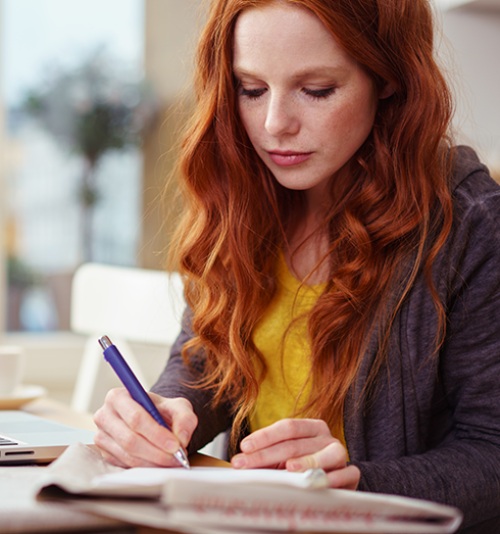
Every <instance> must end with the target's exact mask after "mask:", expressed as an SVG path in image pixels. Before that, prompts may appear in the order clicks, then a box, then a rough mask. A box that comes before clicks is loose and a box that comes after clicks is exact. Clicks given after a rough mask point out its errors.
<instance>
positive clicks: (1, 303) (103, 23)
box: [0, 0, 500, 400]
mask: <svg viewBox="0 0 500 534" xmlns="http://www.w3.org/2000/svg"><path fill="white" fill-rule="evenodd" d="M435 2H436V6H435V7H436V11H437V13H438V19H439V22H440V28H441V30H440V32H439V34H438V35H437V41H438V43H439V50H440V56H441V60H442V63H443V66H444V68H445V70H446V71H447V72H448V74H449V76H450V78H451V79H452V80H453V87H454V91H455V94H456V97H457V102H458V107H457V116H456V120H455V128H456V132H457V139H458V140H459V141H460V142H464V143H467V144H470V145H472V146H473V147H475V148H476V149H477V151H478V152H479V154H480V156H481V158H482V159H483V161H484V162H486V163H487V164H488V165H489V166H490V168H491V170H492V172H493V173H494V175H495V176H497V177H498V176H499V172H500V97H499V96H498V95H499V94H500V90H499V87H500V59H499V54H498V51H499V50H500V0H473V1H465V0H462V1H459V0H458V1H457V0H455V1H454V0H442V1H438V0H435ZM202 4H203V2H202V0H0V151H1V159H0V236H1V238H2V247H1V248H0V331H1V332H2V337H3V340H2V343H4V344H7V343H8V344H19V345H22V346H23V347H25V348H26V353H27V357H28V366H27V374H26V378H25V382H27V383H35V384H42V385H44V386H45V387H47V388H48V389H49V391H50V394H51V395H52V396H54V397H56V398H60V399H62V400H68V399H69V398H70V395H71V391H72V387H73V384H74V380H75V376H76V373H77V369H78V365H79V361H80V358H81V353H82V350H83V344H84V339H83V338H82V337H81V336H78V335H76V334H73V333H71V332H70V325H69V309H70V299H71V281H72V277H73V274H74V272H75V269H76V268H77V267H78V266H79V265H81V264H82V263H83V262H88V261H93V262H100V263H107V264H112V265H121V266H130V267H141V268H148V269H163V268H164V260H165V255H164V252H165V250H166V249H167V248H168V241H169V235H170V232H171V231H172V224H171V220H172V217H173V215H174V214H175V213H176V209H177V207H176V202H175V198H174V193H175V181H168V177H169V175H170V173H171V171H172V168H173V162H174V161H175V155H176V144H177V142H178V137H177V136H176V132H177V131H178V129H179V126H181V125H182V124H183V122H184V118H185V113H187V112H188V111H189V97H190V89H189V79H190V67H191V64H192V57H193V49H194V43H195V40H196V34H197V31H198V30H199V28H200V27H201V25H202V22H203V18H204V10H203V5H202ZM181 101H183V102H184V105H183V106H180V105H179V104H180V102H181ZM167 181H168V183H167ZM139 350H140V347H139ZM165 359H166V354H165V351H159V352H158V356H157V358H156V360H155V361H154V362H153V364H152V365H151V366H150V372H151V373H152V375H156V374H157V373H158V372H159V370H160V369H161V368H162V366H163V364H164V362H165Z"/></svg>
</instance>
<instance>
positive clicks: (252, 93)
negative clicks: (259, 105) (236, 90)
mask: <svg viewBox="0 0 500 534" xmlns="http://www.w3.org/2000/svg"><path fill="white" fill-rule="evenodd" d="M264 92H265V89H245V88H244V87H241V86H240V96H246V97H247V98H250V100H256V99H257V98H259V96H262V95H263V94H264Z"/></svg>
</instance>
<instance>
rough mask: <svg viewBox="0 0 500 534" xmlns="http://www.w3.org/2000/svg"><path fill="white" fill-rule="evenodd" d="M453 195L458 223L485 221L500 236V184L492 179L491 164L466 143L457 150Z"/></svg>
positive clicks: (453, 174) (455, 152)
mask: <svg viewBox="0 0 500 534" xmlns="http://www.w3.org/2000/svg"><path fill="white" fill-rule="evenodd" d="M452 169H453V170H452V195H453V203H454V208H455V218H456V220H457V219H458V222H462V223H463V222H464V221H466V220H469V221H470V222H472V221H475V222H476V223H477V222H479V221H483V223H485V224H487V225H492V226H493V227H495V230H497V231H498V232H499V235H500V185H499V184H498V183H497V182H495V180H493V178H492V177H491V175H490V172H489V170H488V167H486V165H484V164H483V163H481V161H480V160H479V158H478V156H477V154H476V152H475V151H474V150H473V149H472V148H470V147H467V146H458V147H456V148H455V149H454V154H453V167H452Z"/></svg>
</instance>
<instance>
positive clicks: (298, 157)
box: [268, 150, 312, 167]
mask: <svg viewBox="0 0 500 534" xmlns="http://www.w3.org/2000/svg"><path fill="white" fill-rule="evenodd" d="M268 154H269V157H270V158H271V159H272V160H273V162H274V163H276V165H280V166H282V167H289V166H291V165H298V164H299V163H303V162H304V161H306V160H308V159H309V158H310V157H311V155H312V152H292V151H288V150H287V151H283V152H279V151H273V152H268Z"/></svg>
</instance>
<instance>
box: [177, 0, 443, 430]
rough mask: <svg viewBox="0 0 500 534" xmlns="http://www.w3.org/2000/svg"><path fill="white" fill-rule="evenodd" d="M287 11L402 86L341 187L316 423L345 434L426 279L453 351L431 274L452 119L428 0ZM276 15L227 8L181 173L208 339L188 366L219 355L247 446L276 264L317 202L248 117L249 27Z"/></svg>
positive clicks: (185, 266)
mask: <svg viewBox="0 0 500 534" xmlns="http://www.w3.org/2000/svg"><path fill="white" fill-rule="evenodd" d="M280 1H283V0H280ZM286 1H288V2H290V3H292V4H296V5H299V6H303V7H304V8H307V9H310V10H312V11H313V12H314V13H315V14H316V15H317V16H318V17H319V18H320V19H321V21H322V22H323V23H324V24H325V26H326V28H327V29H328V30H329V31H330V32H331V34H332V35H333V36H334V37H335V39H336V40H337V41H338V42H339V43H340V44H341V45H342V46H343V47H344V49H345V50H346V51H347V52H348V53H349V54H350V55H351V56H352V57H353V58H354V59H356V60H357V61H358V62H359V64H360V65H361V66H363V67H364V68H365V69H366V71H367V72H368V74H369V75H370V76H371V77H372V78H373V80H374V81H375V83H376V85H377V87H378V88H379V89H380V90H381V89H382V88H383V87H385V86H386V84H387V83H389V84H390V85H391V86H392V88H393V89H394V94H393V95H392V96H391V97H390V98H387V99H384V100H381V101H380V103H379V108H378V111H377V115H376V118H375V124H374V127H373V131H372V133H371V134H370V136H369V137H368V139H367V140H366V142H365V143H364V144H363V145H362V146H361V148H360V149H359V150H358V152H357V154H356V155H355V156H354V157H353V159H352V161H351V162H350V163H349V165H348V167H349V168H348V169H347V168H346V169H343V170H341V171H340V172H339V175H338V176H337V177H336V179H335V180H332V195H331V198H332V201H331V208H330V210H329V212H328V214H327V217H326V218H325V220H324V225H323V228H327V229H328V232H329V236H330V244H331V246H330V251H329V255H328V260H329V264H330V265H331V276H330V280H329V284H328V287H327V289H326V291H325V292H324V294H323V295H322V296H321V297H320V298H319V300H318V302H317V303H316V305H315V306H314V308H313V310H312V311H311V313H310V316H309V323H308V324H309V334H310V339H311V349H312V350H311V375H312V380H313V384H314V387H313V388H312V393H311V397H310V399H309V402H308V403H307V406H306V408H305V414H307V415H308V416H312V417H316V418H321V419H324V420H325V421H327V422H328V423H329V424H330V426H331V427H333V426H335V424H336V423H338V421H339V420H341V418H342V416H343V408H344V402H345V399H346V396H347V393H348V390H349V388H350V387H351V386H352V385H353V383H354V381H355V379H356V376H357V372H358V369H359V366H360V363H361V361H362V358H363V354H364V351H365V343H366V342H367V340H368V339H369V337H370V334H371V333H373V332H374V331H375V329H376V330H377V331H378V335H379V338H380V344H381V350H379V351H378V356H377V358H376V360H375V363H374V365H373V367H372V370H371V373H370V376H369V380H368V386H370V385H373V382H374V380H375V378H376V376H377V373H378V372H379V370H380V368H381V366H382V365H383V363H384V358H385V355H386V350H387V346H388V343H389V334H390V329H391V323H392V321H393V319H394V317H395V315H396V314H397V312H398V310H399V309H400V307H401V305H402V302H403V301H404V298H405V296H406V294H407V293H408V291H409V290H410V288H411V286H412V283H413V282H414V280H415V277H416V276H417V272H418V271H419V270H421V269H423V270H424V272H425V274H426V277H427V281H428V286H429V289H430V292H431V295H432V297H433V300H434V302H435V306H436V309H437V312H438V316H439V318H440V327H441V328H440V336H439V339H437V340H436V350H437V349H438V347H439V343H440V342H441V340H442V338H443V335H444V328H445V320H444V308H443V305H442V304H441V303H440V301H439V298H438V295H437V293H436V290H435V287H434V284H433V282H432V265H433V262H434V259H435V258H436V256H437V254H438V252H439V250H440V249H441V247H442V246H443V244H444V242H445V240H446V238H447V236H448V233H449V231H450V227H451V218H452V208H451V193H450V185H449V175H450V172H449V169H450V159H451V158H450V151H449V143H448V141H447V133H448V130H449V123H450V120H451V114H452V106H451V98H450V93H449V90H448V88H447V85H446V82H445V80H444V78H443V76H442V74H441V72H440V70H439V69H438V67H437V66H436V63H435V60H434V57H433V21H432V13H431V9H430V6H429V3H428V1H427V0H335V1H332V0H286ZM270 3H272V0H215V1H213V2H212V6H211V10H210V13H209V17H208V22H207V24H206V27H205V30H204V32H203V33H202V36H201V39H200V43H199V48H198V55H197V63H196V71H195V73H196V74H195V75H196V78H195V89H196V96H197V107H196V110H195V113H194V116H193V119H192V122H191V125H190V127H189V129H188V130H187V133H186V135H185V137H184V142H183V145H182V151H181V156H180V161H179V169H180V184H181V189H182V192H183V194H184V198H185V203H186V209H185V213H184V216H183V219H182V222H181V224H180V226H179V228H178V230H177V234H176V240H175V247H174V249H173V252H174V254H175V258H176V261H177V268H178V269H179V270H180V272H181V273H182V275H183V276H184V278H185V280H186V299H187V302H188V304H189V306H190V308H191V311H192V318H191V326H192V329H193V332H194V338H193V339H192V340H191V341H190V342H189V343H187V344H186V346H185V347H184V352H183V356H184V358H185V360H186V361H187V362H189V361H190V359H191V356H192V355H193V354H196V353H197V352H199V351H204V354H205V355H206V365H205V372H204V374H203V376H202V377H201V378H200V381H199V383H198V387H207V388H212V389H213V391H214V402H215V403H218V402H223V401H229V402H230V403H231V404H232V406H234V412H235V413H234V415H235V425H234V428H233V438H234V439H237V437H238V436H237V432H238V429H240V428H241V426H242V425H243V424H244V422H245V420H246V418H247V416H248V414H249V413H250V411H251V409H252V407H253V406H254V404H255V401H256V398H257V395H258V390H259V384H260V382H261V380H262V378H263V376H264V375H263V373H260V374H259V373H257V372H256V368H258V366H256V365H255V363H256V362H258V361H260V362H261V364H262V365H263V360H262V358H261V356H260V354H259V352H258V350H257V349H256V347H255V345H254V343H253V340H252V332H253V330H254V327H255V326H256V324H257V322H258V321H259V319H260V318H261V317H262V315H263V313H264V312H265V310H266V308H267V307H268V305H269V303H270V301H271V299H272V298H273V295H274V292H275V287H276V282H275V272H274V269H275V265H276V255H277V254H278V251H279V250H280V248H282V247H283V246H284V244H285V243H286V236H287V235H289V231H290V229H291V228H292V227H293V224H294V221H296V220H297V218H298V216H297V215H298V214H300V213H301V209H302V206H303V193H302V192H300V191H292V190H288V189H285V188H284V187H282V186H280V185H279V184H278V183H277V181H276V180H275V179H274V178H273V176H272V174H271V173H270V171H269V170H268V169H267V167H266V166H265V165H264V164H263V162H262V161H261V160H260V159H259V157H258V156H257V154H256V152H255V151H254V149H253V147H252V145H251V143H250V141H249V139H248V136H247V134H246V132H245V129H244V127H243V125H242V123H241V120H240V118H239V116H238V111H237V96H236V95H237V91H236V85H235V80H234V77H233V73H232V48H233V34H234V26H235V22H236V19H237V17H238V15H239V14H240V13H241V12H242V11H243V10H245V9H248V8H251V7H258V6H263V5H266V4H270ZM408 265H410V269H409V270H408V269H407V266H408ZM408 273H410V274H408ZM401 288H402V289H401ZM263 368H264V372H265V366H264V367H263Z"/></svg>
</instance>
